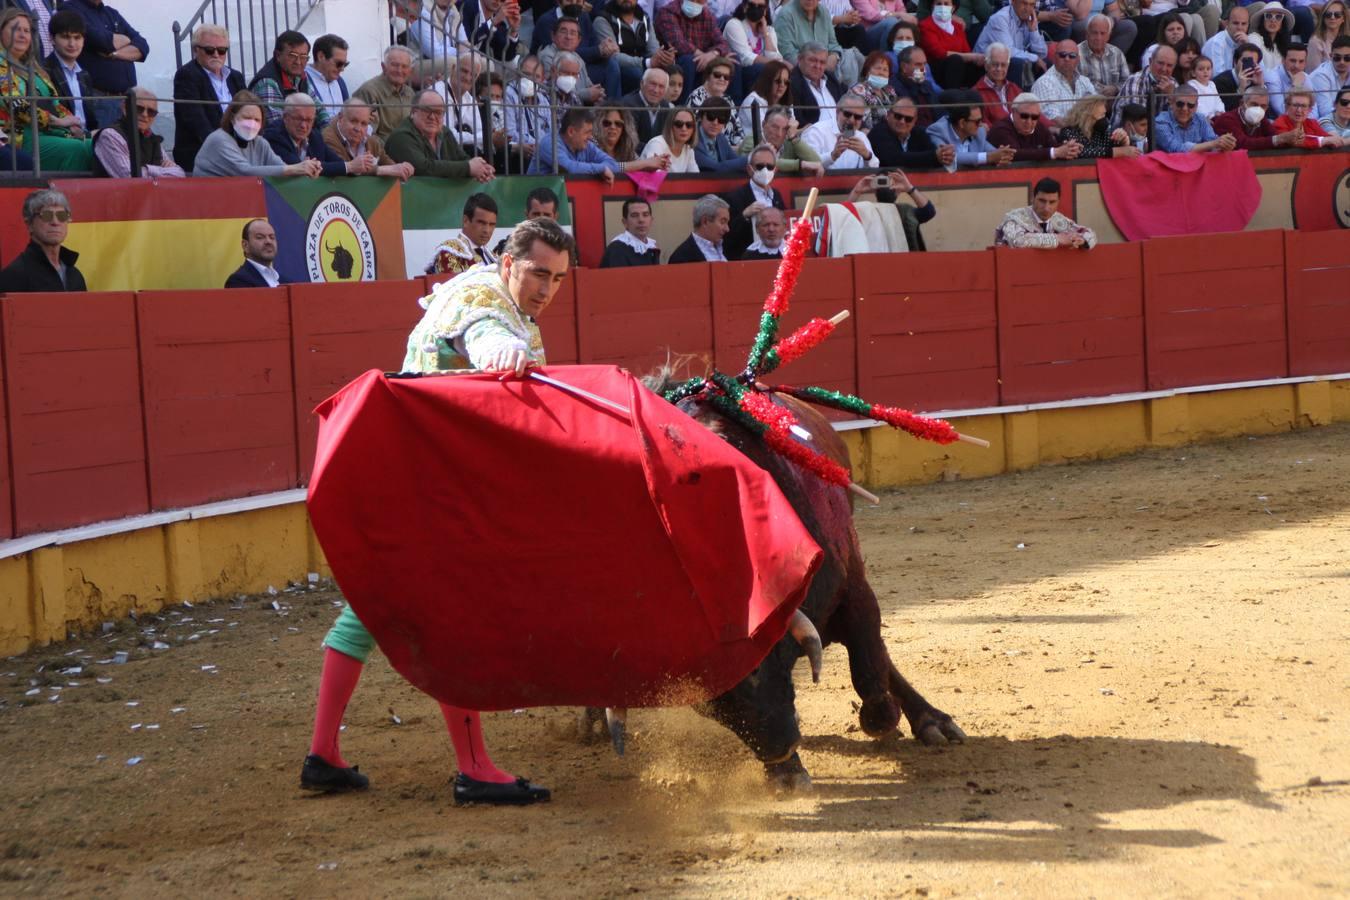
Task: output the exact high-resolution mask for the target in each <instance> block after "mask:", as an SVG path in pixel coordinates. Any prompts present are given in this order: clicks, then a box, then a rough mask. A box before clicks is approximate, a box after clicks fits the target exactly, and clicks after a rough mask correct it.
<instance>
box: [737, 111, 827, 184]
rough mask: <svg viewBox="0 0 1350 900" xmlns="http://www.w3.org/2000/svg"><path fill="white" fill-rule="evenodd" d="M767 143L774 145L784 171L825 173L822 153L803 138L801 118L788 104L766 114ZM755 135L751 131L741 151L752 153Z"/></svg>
mask: <svg viewBox="0 0 1350 900" xmlns="http://www.w3.org/2000/svg"><path fill="white" fill-rule="evenodd" d="M760 130H761V131H763V132H764V143H765V144H767V145H768V146H770V147H772V148H773V151H774V153H775V154H776V155H777V157H778V171H779V172H784V173H788V172H791V173H794V174H795V173H797V172H801V173H802V174H803V175H823V174H825V166H824V164H823V163H822V162H821V161H820V156H819V154H817V153H816V151H814V150H812V149H811V148H810V146H808V145H807V143H806V141H804V140H802V136H801V132H800V131H798V126H797V120H796V119H794V118H792V110H791V108H789V107H786V106H771V107H769V111H768V112H766V113H765V114H764V121H763V123H762V126H761V129H760ZM753 141H754V135H751V134H747V135H746V136H745V140H744V141H742V142H741V146H740V147H738V148H737V149H736V152H737V153H744V154H749V153H750V151H751V150H753V149H755V147H756V146H757V145H756V144H754V143H753Z"/></svg>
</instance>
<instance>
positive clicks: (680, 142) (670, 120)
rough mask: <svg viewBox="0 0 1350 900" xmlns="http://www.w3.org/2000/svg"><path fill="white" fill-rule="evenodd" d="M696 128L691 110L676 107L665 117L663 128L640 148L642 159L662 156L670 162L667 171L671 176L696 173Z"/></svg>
mask: <svg viewBox="0 0 1350 900" xmlns="http://www.w3.org/2000/svg"><path fill="white" fill-rule="evenodd" d="M697 128H698V126H697V125H696V124H695V121H694V113H693V111H692V110H689V109H686V108H685V107H683V106H680V107H676V108H675V109H674V110H672V111H671V113H670V115H669V116H667V117H666V124H665V127H664V128H663V129H662V131H661V133H660V134H658V135H655V136H654V137H653V138H652V139H651V140H649V141H648V142H647V143H646V144H645V145H644V146H643V148H642V157H643V158H644V159H659V158H661V157H662V156H664V157H666V158H667V159H669V160H670V165H669V169H668V171H669V172H670V173H671V174H672V175H678V174H682V173H686V172H697V171H698V159H697V157H696V156H695V155H694V135H695V133H696V130H697Z"/></svg>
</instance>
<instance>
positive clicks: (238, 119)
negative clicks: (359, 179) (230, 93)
mask: <svg viewBox="0 0 1350 900" xmlns="http://www.w3.org/2000/svg"><path fill="white" fill-rule="evenodd" d="M262 128H263V111H262V100H261V99H260V98H259V97H258V95H257V94H255V93H253V92H252V91H240V92H239V93H237V94H235V95H234V99H233V100H231V101H230V105H229V107H228V108H227V109H226V110H225V115H223V116H221V117H220V127H219V128H217V129H216V130H215V131H213V132H211V134H210V135H208V136H207V138H206V140H205V141H204V142H203V143H202V148H201V150H199V151H198V152H197V158H196V160H195V162H194V163H193V166H192V174H193V175H194V176H197V177H204V178H205V177H210V178H238V177H243V176H248V177H254V178H270V177H273V176H276V175H308V176H309V177H310V178H317V177H318V176H319V174H320V173H321V172H322V171H323V165H322V164H321V163H320V162H319V161H318V160H317V159H307V160H305V161H304V162H298V163H292V164H290V165H288V164H287V163H285V162H284V161H283V160H282V159H281V157H279V156H277V153H276V151H275V150H273V149H272V145H271V144H269V143H267V141H266V140H265V139H263V138H262V137H260V135H261V134H262Z"/></svg>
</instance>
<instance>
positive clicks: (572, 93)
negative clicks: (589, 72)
mask: <svg viewBox="0 0 1350 900" xmlns="http://www.w3.org/2000/svg"><path fill="white" fill-rule="evenodd" d="M584 71H585V66H583V65H582V64H581V57H580V56H577V55H576V54H575V53H559V54H558V57H557V59H556V60H554V63H553V66H552V67H551V68H550V69H549V70H548V72H549V74H550V77H551V78H552V82H553V91H552V92H551V93H550V94H549V97H548V102H549V104H550V105H552V106H555V107H557V108H558V109H560V110H565V109H569V108H571V107H573V106H582V105H583V104H585V103H586V100H585V99H584V98H583V97H582V96H581V95H580V94H579V93H578V91H580V90H581V87H580V85H581V77H582V73H583V72H584Z"/></svg>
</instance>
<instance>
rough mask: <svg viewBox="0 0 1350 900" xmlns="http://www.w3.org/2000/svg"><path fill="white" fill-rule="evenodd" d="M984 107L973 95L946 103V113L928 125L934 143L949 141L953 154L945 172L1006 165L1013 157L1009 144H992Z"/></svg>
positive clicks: (939, 144) (929, 134)
mask: <svg viewBox="0 0 1350 900" xmlns="http://www.w3.org/2000/svg"><path fill="white" fill-rule="evenodd" d="M983 118H984V109H983V107H982V106H981V104H980V103H979V102H978V100H977V99H976V98H975V97H973V96H972V97H970V98H969V99H959V100H957V101H956V102H955V103H953V104H948V106H947V115H945V116H943V117H942V118H941V119H938V120H937V121H936V122H934V123H933V124H932V125H929V126H928V137H929V138H930V139H931V140H932V141H933V143H934V144H937V145H938V146H941V145H943V144H950V145H952V146H953V147H955V148H956V154H955V157H954V158H953V159H952V161H951V162H949V163H946V164H945V166H944V168H945V169H946V170H947V171H948V172H955V171H957V170H958V169H963V168H965V169H968V168H972V167H974V166H1006V165H1008V164H1009V163H1011V162H1012V161H1013V152H1014V151H1013V148H1012V147H997V148H996V147H995V146H994V145H993V144H991V143H989V137H988V132H986V131H985V127H984V123H983Z"/></svg>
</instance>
